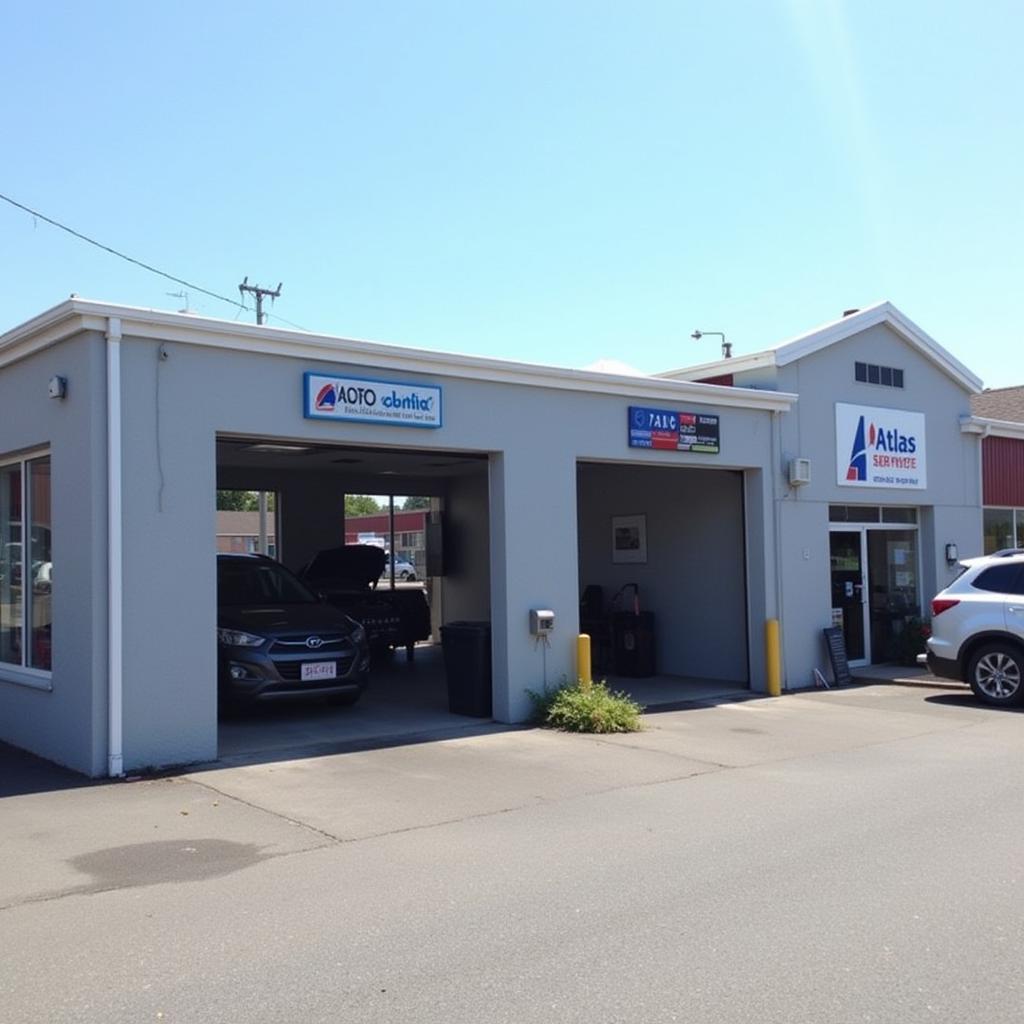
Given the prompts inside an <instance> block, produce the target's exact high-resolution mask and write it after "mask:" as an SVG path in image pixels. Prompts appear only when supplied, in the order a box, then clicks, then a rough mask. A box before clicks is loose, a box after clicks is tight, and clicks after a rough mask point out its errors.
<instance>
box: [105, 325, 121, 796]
mask: <svg viewBox="0 0 1024 1024" xmlns="http://www.w3.org/2000/svg"><path fill="white" fill-rule="evenodd" d="M106 338H107V658H108V662H109V664H108V670H107V774H108V775H109V776H110V777H111V778H118V777H119V776H121V775H124V746H123V742H124V737H123V724H124V692H123V651H124V638H123V635H122V626H123V605H124V595H123V591H122V586H123V567H124V553H123V548H122V532H121V531H122V523H121V511H122V506H121V477H122V472H123V469H122V465H121V319H120V317H116V316H112V317H110V318H109V319H108V320H107V334H106Z"/></svg>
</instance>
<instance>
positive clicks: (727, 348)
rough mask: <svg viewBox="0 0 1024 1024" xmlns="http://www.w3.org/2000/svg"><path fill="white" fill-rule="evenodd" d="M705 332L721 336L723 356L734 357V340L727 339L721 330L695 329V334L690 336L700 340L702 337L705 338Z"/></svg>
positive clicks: (726, 357)
mask: <svg viewBox="0 0 1024 1024" xmlns="http://www.w3.org/2000/svg"><path fill="white" fill-rule="evenodd" d="M705 334H711V335H714V336H715V337H718V338H721V339H722V358H723V359H732V342H731V341H726V340H725V335H724V334H723V333H722V332H721V331H694V332H693V334H691V335H690V337H691V338H693V340H694V341H700V339H701V338H703V337H704V335H705Z"/></svg>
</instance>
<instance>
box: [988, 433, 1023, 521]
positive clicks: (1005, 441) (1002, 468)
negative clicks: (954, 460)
mask: <svg viewBox="0 0 1024 1024" xmlns="http://www.w3.org/2000/svg"><path fill="white" fill-rule="evenodd" d="M981 474H982V494H983V495H984V497H983V498H982V502H983V504H985V505H1008V506H1011V507H1014V508H1024V441H1018V440H1017V439H1016V438H1012V437H986V438H985V440H984V441H982V443H981Z"/></svg>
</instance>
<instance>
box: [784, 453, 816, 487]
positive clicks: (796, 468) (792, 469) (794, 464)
mask: <svg viewBox="0 0 1024 1024" xmlns="http://www.w3.org/2000/svg"><path fill="white" fill-rule="evenodd" d="M810 482H811V460H810V459H790V460H789V485H790V487H802V486H803V485H804V484H809V483H810Z"/></svg>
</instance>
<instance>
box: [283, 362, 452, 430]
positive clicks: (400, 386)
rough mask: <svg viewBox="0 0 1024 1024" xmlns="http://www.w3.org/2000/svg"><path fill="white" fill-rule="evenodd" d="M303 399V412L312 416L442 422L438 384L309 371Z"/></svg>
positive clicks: (383, 422) (402, 422) (400, 424)
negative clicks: (371, 378) (339, 375)
mask: <svg viewBox="0 0 1024 1024" xmlns="http://www.w3.org/2000/svg"><path fill="white" fill-rule="evenodd" d="M302 400H303V410H302V411H303V414H304V415H305V417H306V419H311V420H344V421H346V422H349V423H379V424H381V425H382V426H393V427H440V426H441V389H440V388H439V387H437V385H435V384H410V383H409V382H408V381H403V382H397V381H391V380H367V379H365V378H363V377H337V376H335V375H334V374H326V373H307V374H306V375H305V377H304V383H303V399H302Z"/></svg>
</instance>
